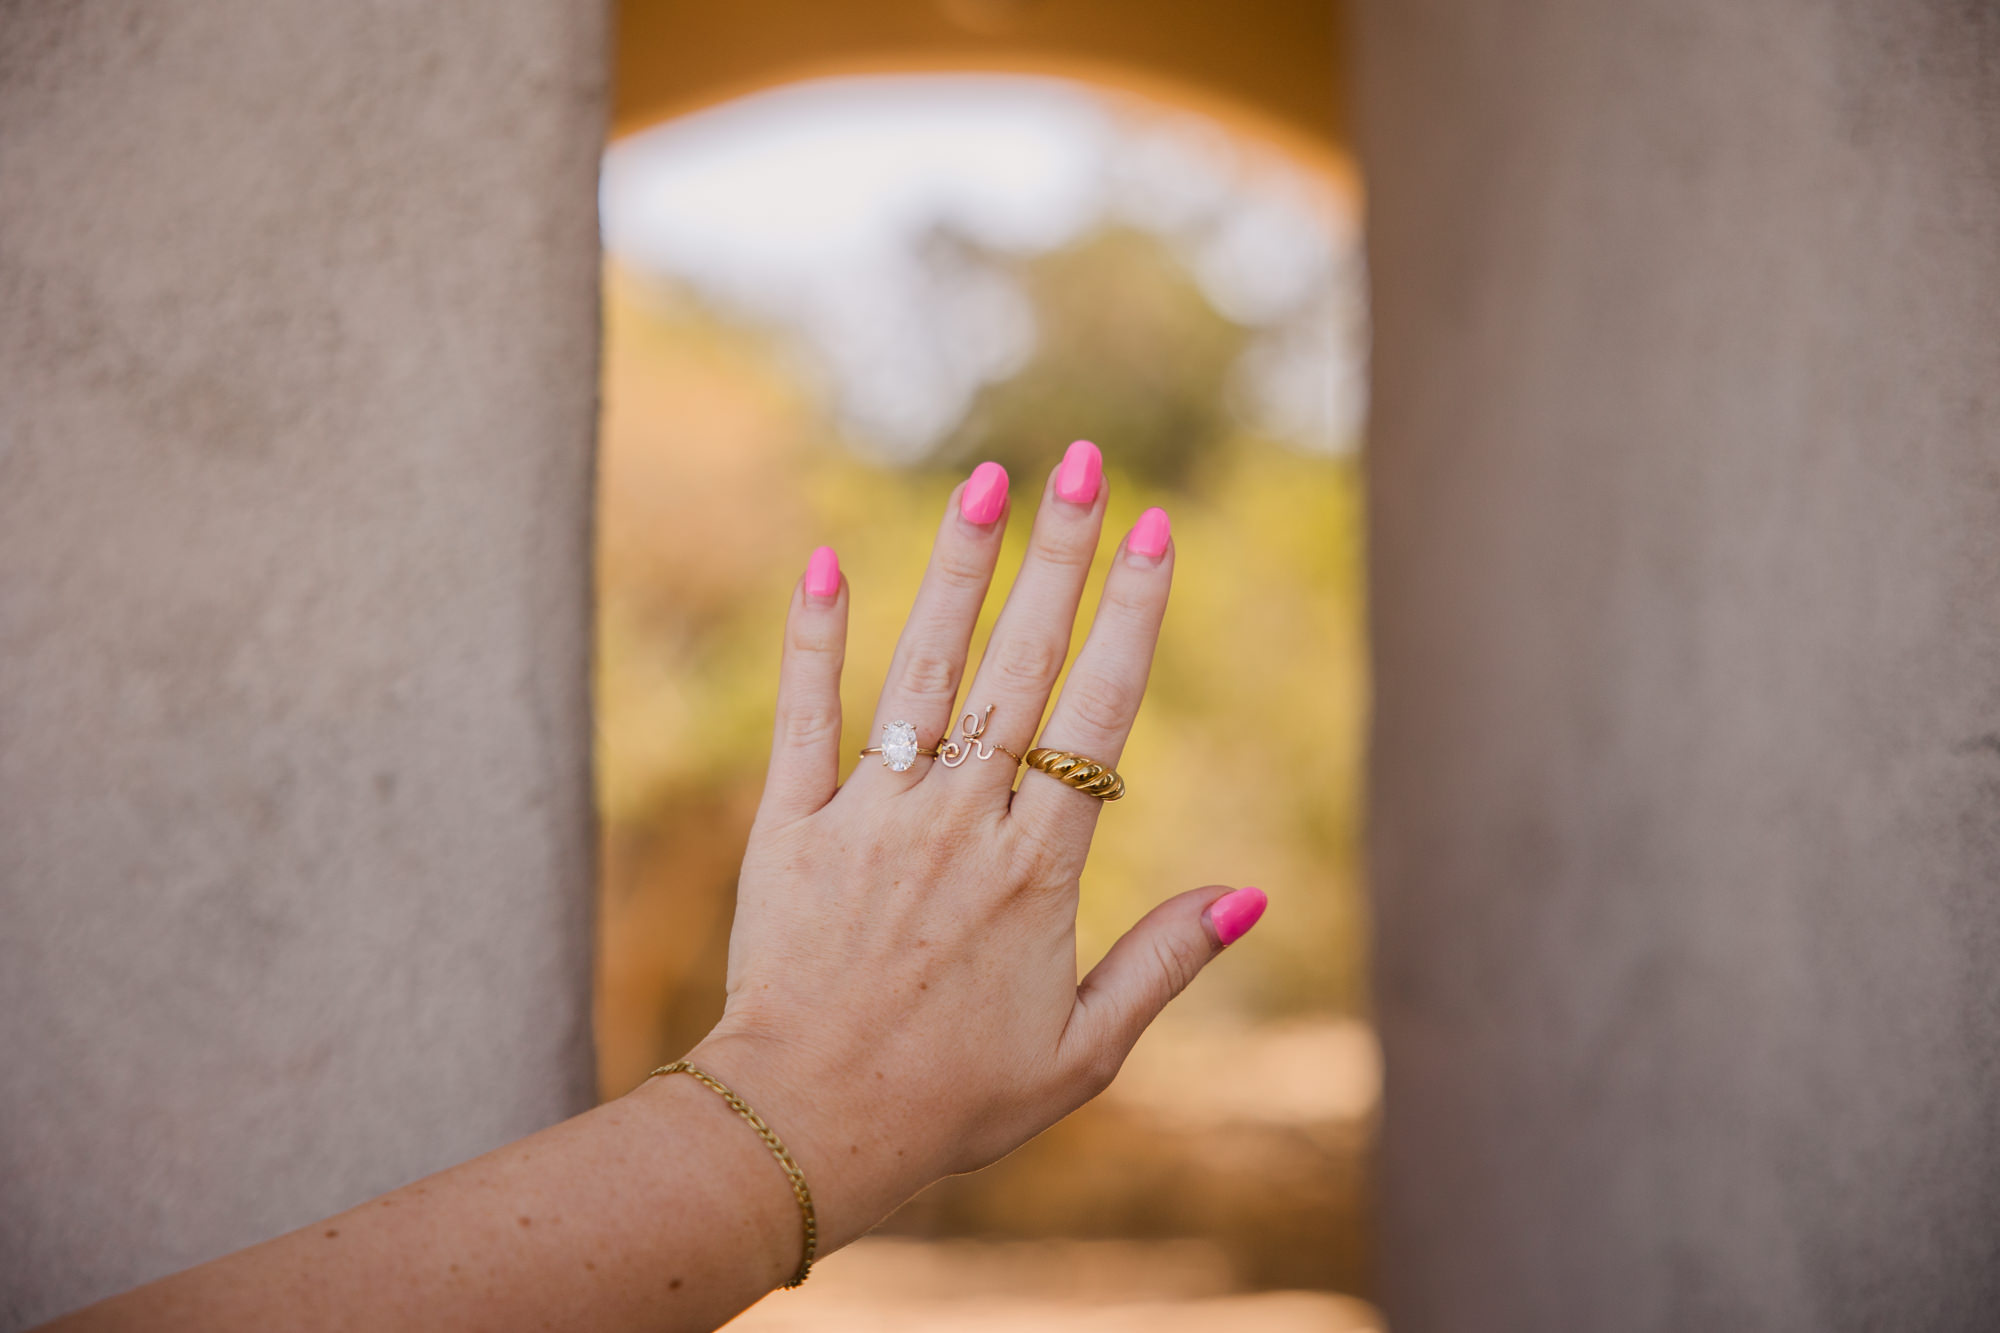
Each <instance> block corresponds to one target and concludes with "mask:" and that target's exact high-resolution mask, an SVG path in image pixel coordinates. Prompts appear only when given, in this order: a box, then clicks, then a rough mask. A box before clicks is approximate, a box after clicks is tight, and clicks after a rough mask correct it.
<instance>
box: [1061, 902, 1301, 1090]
mask: <svg viewBox="0 0 2000 1333" xmlns="http://www.w3.org/2000/svg"><path fill="white" fill-rule="evenodd" d="M1268 902H1269V900H1268V899H1267V898H1266V897H1265V894H1264V891H1263V890H1262V889H1259V888H1241V889H1235V890H1229V891H1224V890H1221V889H1220V888H1219V887H1218V886H1216V885H1210V886H1209V887H1207V888H1204V889H1193V890H1190V891H1189V892H1187V893H1183V894H1180V895H1179V896H1177V897H1173V898H1169V899H1167V901H1165V902H1163V903H1161V904H1160V905H1159V906H1158V907H1155V908H1154V909H1153V910H1152V911H1150V912H1148V913H1146V915H1145V916H1143V917H1141V918H1140V919H1139V922H1138V924H1137V925H1135V926H1133V927H1132V929H1130V930H1128V931H1126V932H1125V934H1124V935H1123V936H1121V937H1120V938H1119V940H1118V942H1117V943H1116V944H1114V945H1112V946H1111V951H1110V952H1109V953H1107V954H1105V955H1104V957H1103V959H1102V960H1100V961H1099V962H1098V964H1097V966H1096V967H1093V968H1091V969H1090V974H1089V975H1088V976H1086V977H1085V978H1084V979H1083V982H1082V984H1080V985H1079V986H1078V987H1077V988H1076V1009H1075V1011H1074V1012H1073V1013H1072V1014H1071V1015H1070V1021H1069V1026H1068V1028H1066V1029H1065V1030H1064V1032H1063V1042H1062V1044H1063V1048H1064V1049H1063V1050H1062V1052H1061V1053H1060V1056H1061V1059H1062V1060H1063V1062H1064V1063H1065V1064H1066V1065H1067V1067H1069V1068H1072V1069H1080V1070H1082V1071H1084V1074H1085V1077H1086V1079H1087V1081H1088V1082H1089V1083H1090V1084H1091V1085H1092V1089H1093V1091H1094V1092H1095V1091H1101V1090H1103V1088H1104V1087H1105V1086H1106V1085H1108V1084H1109V1083H1110V1082H1111V1079H1112V1077H1113V1075H1115V1074H1117V1072H1118V1067H1119V1066H1120V1065H1122V1064H1123V1063H1124V1062H1125V1057H1126V1055H1127V1054H1128V1053H1130V1051H1131V1050H1132V1046H1133V1043H1135V1042H1137V1041H1138V1040H1139V1034H1140V1033H1142V1032H1144V1031H1145V1030H1146V1028H1147V1027H1148V1026H1149V1025H1150V1024H1151V1023H1152V1021H1153V1020H1154V1019H1155V1018H1158V1017H1159V1016H1160V1011H1161V1010H1162V1009H1165V1008H1166V1007H1167V1001H1169V1000H1171V999H1173V998H1174V996H1176V995H1179V994H1180V993H1181V992H1182V991H1184V990H1186V989H1187V987H1188V983H1189V982H1191V981H1193V980H1194V979H1195V976H1196V974H1198V973H1199V972H1200V971H1201V969H1202V968H1204V967H1206V966H1207V965H1208V963H1209V960H1210V959H1212V958H1214V957H1215V956H1216V955H1217V954H1218V953H1221V952H1222V950H1224V949H1225V948H1227V947H1228V946H1229V945H1231V944H1233V943H1235V942H1236V941H1237V940H1239V939H1241V938H1242V937H1243V935H1244V934H1245V932H1247V931H1248V930H1249V929H1250V927H1252V926H1254V925H1256V924H1257V919H1258V918H1259V917H1261V916H1263V915H1264V908H1265V906H1266V905H1267V904H1268Z"/></svg>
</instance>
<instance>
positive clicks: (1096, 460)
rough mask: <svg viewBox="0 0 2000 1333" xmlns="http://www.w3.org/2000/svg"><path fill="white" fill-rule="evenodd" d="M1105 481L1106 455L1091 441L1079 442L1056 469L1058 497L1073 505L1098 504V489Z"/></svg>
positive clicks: (1071, 448)
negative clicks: (1098, 450)
mask: <svg viewBox="0 0 2000 1333" xmlns="http://www.w3.org/2000/svg"><path fill="white" fill-rule="evenodd" d="M1103 480H1104V455H1103V454H1101V453H1099V452H1097V446H1096V445H1094V444H1092V443H1091V442H1090V441H1089V440H1078V441H1077V442H1076V443H1075V444H1072V445H1071V446H1070V447H1069V451H1068V452H1067V453H1065V454H1064V455H1063V461H1062V466H1061V467H1059V468H1057V469H1056V495H1057V496H1058V497H1059V498H1061V499H1064V500H1067V501H1069V502H1070V503H1071V504H1073V505H1092V504H1096V503H1097V488H1098V486H1099V485H1100V484H1101V483H1102V482H1103Z"/></svg>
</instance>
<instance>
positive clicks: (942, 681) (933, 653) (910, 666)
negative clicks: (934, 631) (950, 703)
mask: <svg viewBox="0 0 2000 1333" xmlns="http://www.w3.org/2000/svg"><path fill="white" fill-rule="evenodd" d="M896 683H897V686H898V688H899V689H900V691H901V692H902V693H904V694H907V695H911V696H913V697H915V698H918V699H935V698H939V697H946V698H949V697H950V696H952V695H955V694H956V693H957V692H958V663H957V662H956V661H954V660H953V659H952V657H951V655H950V654H949V653H945V652H941V651H939V650H938V649H936V648H932V647H927V646H924V645H922V644H919V645H917V646H916V647H914V648H912V649H911V650H910V655H909V657H907V658H906V659H904V662H903V669H902V671H901V673H900V674H899V675H898V677H897V681H896Z"/></svg>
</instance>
